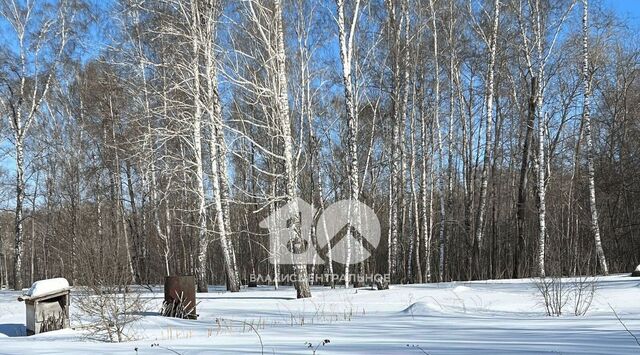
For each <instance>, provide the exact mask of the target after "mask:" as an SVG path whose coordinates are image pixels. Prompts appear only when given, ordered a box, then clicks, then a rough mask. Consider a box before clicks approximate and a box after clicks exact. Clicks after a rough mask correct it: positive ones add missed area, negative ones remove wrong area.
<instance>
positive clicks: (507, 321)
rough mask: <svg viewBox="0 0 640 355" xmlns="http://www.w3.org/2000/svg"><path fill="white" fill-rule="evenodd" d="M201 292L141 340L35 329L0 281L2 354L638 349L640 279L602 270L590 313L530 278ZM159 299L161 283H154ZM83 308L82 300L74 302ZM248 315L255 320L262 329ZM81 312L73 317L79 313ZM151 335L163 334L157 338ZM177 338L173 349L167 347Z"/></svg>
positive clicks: (142, 325)
mask: <svg viewBox="0 0 640 355" xmlns="http://www.w3.org/2000/svg"><path fill="white" fill-rule="evenodd" d="M210 291H211V292H210V293H207V294H198V300H199V301H200V304H199V305H198V314H199V315H200V317H199V319H198V320H197V321H189V320H180V319H171V318H163V317H160V316H158V315H156V313H155V312H148V313H145V314H144V316H143V317H142V319H141V320H140V321H138V322H137V323H136V324H135V326H136V334H137V336H138V338H139V340H136V341H131V342H126V343H118V344H115V343H103V342H97V341H95V340H90V339H87V338H86V337H85V336H83V332H82V330H72V329H67V330H62V331H55V332H49V333H44V334H40V335H36V336H30V337H25V336H22V335H23V334H24V333H25V328H24V307H25V306H24V303H20V302H17V301H16V298H17V297H18V296H19V293H18V292H13V291H0V354H70V353H73V354H136V348H137V353H138V354H175V353H180V354H261V351H262V348H261V346H260V340H261V341H262V343H263V345H264V354H312V353H313V352H312V350H311V349H309V348H308V346H307V345H305V343H306V342H310V343H312V344H314V346H315V345H316V344H318V343H319V342H321V341H323V340H324V339H328V340H329V341H330V343H328V344H326V345H325V346H320V347H319V349H318V351H317V354H318V355H324V354H425V353H427V354H467V353H487V354H514V353H519V354H522V353H532V354H533V353H545V352H547V353H563V354H567V353H583V354H587V353H588V354H632V353H639V352H640V351H639V350H640V346H639V345H638V344H637V343H636V341H635V340H634V338H633V337H632V336H631V335H630V334H629V333H628V332H627V331H626V330H625V329H624V327H623V325H622V324H621V323H620V322H619V321H618V319H617V318H616V317H615V316H614V314H613V312H612V310H611V308H610V306H611V307H613V309H615V310H616V312H617V313H618V315H619V317H620V318H621V319H622V320H623V322H624V324H625V325H626V326H627V327H628V328H629V330H630V331H631V332H632V333H634V334H635V335H636V336H639V337H640V302H638V299H639V296H640V279H637V278H630V277H628V276H622V275H618V276H609V277H601V278H600V279H599V282H598V290H597V292H596V295H595V299H594V301H593V305H592V307H591V310H590V311H589V313H588V314H587V315H586V316H584V317H575V316H573V315H570V314H571V309H570V308H571V306H570V305H569V306H567V311H566V315H563V316H561V317H547V316H545V315H544V309H543V306H542V305H541V303H540V301H539V296H538V291H537V290H536V287H535V285H534V284H533V283H532V282H531V281H530V280H500V281H479V282H452V283H442V284H429V285H402V286H392V288H391V289H390V290H386V291H372V290H369V289H358V290H355V289H348V290H345V289H337V290H331V289H329V288H322V287H314V288H313V289H312V291H313V298H311V299H305V300H297V299H295V292H294V290H293V289H291V288H282V289H280V290H278V291H274V290H273V289H272V288H270V287H259V288H257V289H243V290H242V292H240V293H235V294H232V293H228V292H223V291H222V290H221V289H220V288H215V287H212V288H211V290H210ZM144 297H145V298H147V299H149V300H150V306H151V309H152V310H157V309H159V307H160V303H161V298H162V292H161V290H160V289H158V290H157V292H156V293H151V292H149V293H147V294H145V295H144ZM74 312H77V310H74V309H72V313H74ZM244 322H247V323H249V324H251V325H253V326H254V327H255V328H257V331H258V333H259V335H260V338H261V339H259V338H258V336H257V335H256V333H255V332H253V331H252V330H251V328H250V327H249V326H248V325H246V324H244ZM72 323H73V321H72ZM152 344H157V345H154V346H153V347H152ZM168 349H171V350H168Z"/></svg>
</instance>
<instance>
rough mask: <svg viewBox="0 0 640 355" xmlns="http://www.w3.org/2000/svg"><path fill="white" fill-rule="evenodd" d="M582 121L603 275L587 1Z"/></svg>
mask: <svg viewBox="0 0 640 355" xmlns="http://www.w3.org/2000/svg"><path fill="white" fill-rule="evenodd" d="M582 55H583V58H582V60H583V61H582V87H583V91H584V92H583V99H582V100H583V101H582V121H583V124H584V139H585V141H586V143H587V149H586V151H587V179H588V181H589V208H590V209H591V233H593V238H594V241H595V247H596V256H597V257H598V262H599V263H600V271H601V272H602V274H604V275H608V274H609V268H608V267H607V259H606V257H605V255H604V249H603V248H602V238H601V237H600V225H599V224H598V206H597V203H596V202H597V201H596V181H595V180H596V179H595V174H596V173H595V166H594V160H595V157H594V155H595V153H594V147H593V138H592V128H593V127H592V124H591V77H590V76H591V74H590V70H589V0H582Z"/></svg>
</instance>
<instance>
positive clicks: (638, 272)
mask: <svg viewBox="0 0 640 355" xmlns="http://www.w3.org/2000/svg"><path fill="white" fill-rule="evenodd" d="M631 276H635V277H638V276H640V265H638V266H636V269H635V270H634V271H633V273H631Z"/></svg>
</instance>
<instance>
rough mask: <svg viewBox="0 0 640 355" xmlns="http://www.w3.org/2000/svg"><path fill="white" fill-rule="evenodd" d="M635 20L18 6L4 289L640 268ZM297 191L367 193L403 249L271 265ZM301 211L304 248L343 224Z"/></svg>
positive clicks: (531, 7)
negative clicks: (324, 227) (172, 279)
mask: <svg viewBox="0 0 640 355" xmlns="http://www.w3.org/2000/svg"><path fill="white" fill-rule="evenodd" d="M632 26H635V25H634V24H633V23H630V22H629V21H625V20H624V19H622V18H620V17H619V15H617V14H615V13H613V12H611V10H608V9H606V8H603V7H602V5H601V4H599V2H592V3H589V2H588V0H577V1H576V0H560V1H556V0H485V1H477V0H370V1H367V0H348V1H346V0H335V1H334V0H314V1H306V0H239V1H226V0H113V1H105V2H102V1H90V0H0V33H1V41H2V44H3V45H2V47H1V48H0V118H1V120H0V134H1V135H2V137H1V138H2V143H0V181H1V185H0V206H1V207H2V210H1V211H0V221H1V222H0V285H8V286H9V287H12V288H15V289H21V288H23V287H25V286H28V285H29V284H30V283H31V282H33V281H34V280H38V279H42V278H48V277H53V276H63V277H66V278H68V279H69V280H71V281H72V282H73V283H74V284H77V285H84V284H91V283H114V282H124V283H126V284H156V283H161V282H162V280H163V277H164V276H165V275H173V274H190V275H191V274H192V275H196V279H197V283H198V288H199V290H200V291H206V285H207V284H226V285H227V288H228V289H229V290H231V291H237V290H239V289H240V287H241V285H244V284H246V283H247V282H248V280H249V279H250V278H251V275H271V276H272V277H274V279H273V280H274V284H275V286H276V287H277V286H278V282H277V281H275V280H276V279H277V278H276V276H277V275H282V274H287V273H294V274H295V275H297V276H299V277H298V278H297V279H296V280H295V281H294V284H295V286H296V289H297V294H298V297H308V296H310V295H311V291H310V288H309V283H313V280H314V278H313V277H311V276H313V275H318V274H322V275H345V274H346V275H348V274H349V273H351V274H352V275H359V276H364V275H371V274H376V273H380V274H388V275H389V277H390V280H391V282H392V283H424V282H438V281H450V280H470V279H498V278H520V277H536V276H544V275H577V274H608V273H615V272H622V271H629V270H630V269H632V268H633V267H635V265H637V264H638V263H639V262H640V238H638V235H640V222H639V221H640V180H639V179H640V178H639V177H638V176H640V139H639V138H640V119H639V117H640V71H639V69H640V52H639V50H638V49H639V48H638V45H639V44H640V40H639V39H638V36H637V33H636V31H637V27H636V28H634V27H632ZM297 198H301V199H302V200H304V201H307V202H308V203H309V204H311V205H312V206H314V208H315V209H317V210H322V209H323V208H325V207H326V206H329V205H331V204H332V203H335V202H336V201H340V200H344V199H352V200H359V201H361V202H362V203H364V204H366V205H367V206H369V207H371V209H373V211H375V214H376V216H377V218H378V219H379V221H380V225H381V242H380V244H379V245H378V246H377V248H375V250H372V255H371V257H369V258H368V259H366V260H365V261H364V262H360V263H357V264H356V265H352V266H351V267H349V266H348V263H347V265H345V264H344V263H338V262H335V261H333V260H332V256H331V253H330V252H329V253H327V252H326V248H325V251H324V253H323V255H322V258H319V259H318V260H322V262H317V263H316V262H313V263H311V265H305V264H303V263H302V261H300V262H296V263H293V265H279V264H278V263H273V262H270V260H272V258H270V256H271V255H270V254H271V253H272V251H273V248H271V246H270V244H269V243H270V241H269V231H268V230H267V229H265V228H262V227H261V226H260V222H261V221H262V220H263V219H265V218H266V217H267V216H268V215H269V214H270V213H272V212H273V211H275V210H276V209H278V208H279V207H281V206H284V205H286V204H288V203H290V202H292V201H295V200H296V199H297ZM292 222H293V223H292V225H291V228H292V230H294V231H295V232H296V234H297V236H295V237H294V239H296V240H294V241H293V242H294V243H293V245H294V247H293V248H294V253H295V252H299V251H300V250H298V249H300V248H301V245H304V243H301V241H302V240H308V241H309V242H312V243H317V241H318V239H319V238H324V237H325V236H321V235H316V234H318V233H316V231H315V229H314V228H312V229H311V231H310V232H309V234H310V235H309V236H306V235H303V234H305V233H306V230H305V233H303V229H302V228H301V227H300V226H299V225H300V218H293V219H292ZM324 222H325V223H332V221H324ZM344 233H347V234H348V235H347V237H350V234H351V233H352V232H351V230H350V229H349V228H347V230H346V231H345V232H344ZM349 240H353V241H355V243H351V244H349V252H350V253H351V248H353V252H354V253H356V254H357V253H363V244H362V243H361V242H362V238H359V237H358V236H355V238H350V239H349ZM327 242H329V241H328V240H327ZM328 249H329V250H331V245H329V248H328ZM314 260H315V259H314ZM343 280H346V282H345V281H343V282H337V283H338V284H340V283H342V285H344V286H346V287H352V286H359V285H360V284H361V283H362V282H361V279H358V278H356V281H354V282H352V283H351V282H350V281H349V280H350V279H349V277H347V278H345V279H343ZM285 283H286V282H285Z"/></svg>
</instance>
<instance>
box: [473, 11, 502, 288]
mask: <svg viewBox="0 0 640 355" xmlns="http://www.w3.org/2000/svg"><path fill="white" fill-rule="evenodd" d="M499 18H500V1H499V0H495V1H494V14H493V25H492V30H491V38H490V43H489V63H488V72H487V83H486V110H487V113H486V115H487V116H486V123H485V124H486V127H485V131H486V132H485V145H484V158H483V163H482V173H481V176H480V198H479V202H478V217H477V222H476V223H477V224H476V230H475V238H474V240H473V250H472V261H471V264H472V269H473V274H472V278H474V279H478V278H481V277H482V272H481V265H480V262H481V260H480V248H481V246H482V238H483V236H484V219H485V214H486V205H487V183H488V172H489V166H490V164H491V149H492V148H491V142H492V139H491V130H492V126H493V101H494V71H495V64H496V44H497V40H498V20H499Z"/></svg>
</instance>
